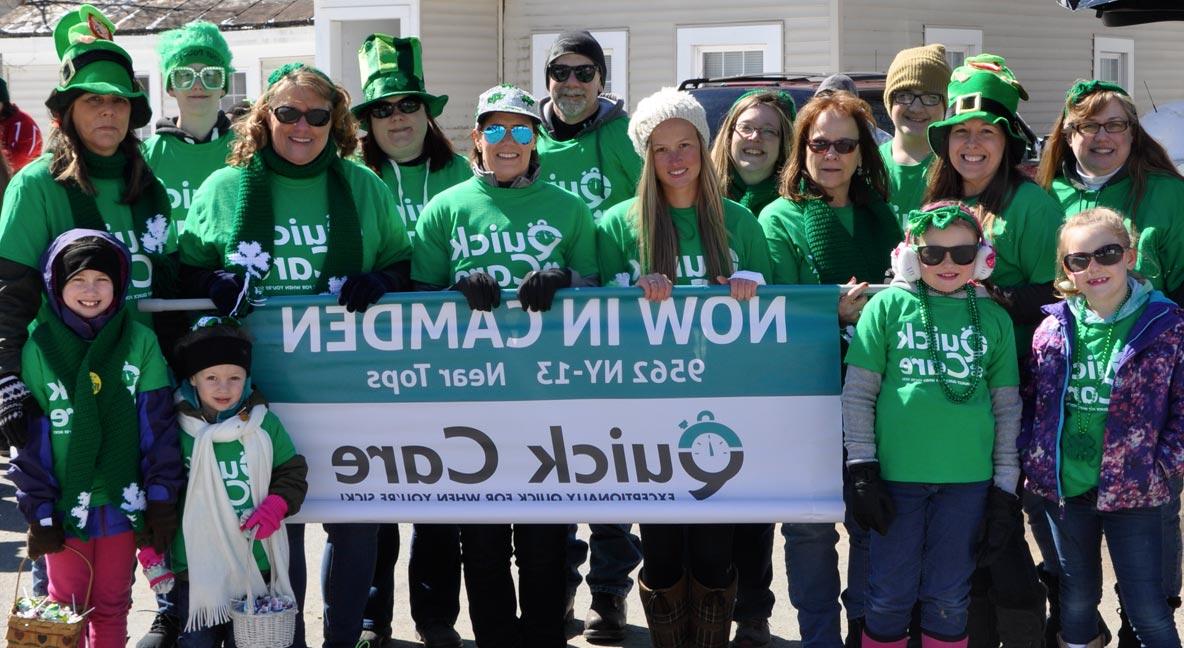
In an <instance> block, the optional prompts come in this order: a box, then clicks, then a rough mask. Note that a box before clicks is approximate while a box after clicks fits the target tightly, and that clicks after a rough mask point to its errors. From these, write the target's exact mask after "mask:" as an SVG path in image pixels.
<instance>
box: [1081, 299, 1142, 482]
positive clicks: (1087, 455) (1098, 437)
mask: <svg viewBox="0 0 1184 648" xmlns="http://www.w3.org/2000/svg"><path fill="white" fill-rule="evenodd" d="M1145 309H1146V305H1144V306H1142V307H1140V308H1137V309H1135V310H1134V311H1132V312H1131V313H1129V314H1127V316H1126V317H1123V318H1122V319H1120V320H1118V321H1117V322H1114V323H1113V324H1102V323H1096V324H1086V323H1083V322H1078V323H1077V331H1078V332H1081V333H1082V334H1083V335H1082V336H1081V337H1080V338H1079V339H1077V340H1076V341H1075V342H1074V344H1082V343H1084V345H1085V346H1084V347H1083V348H1084V350H1085V358H1084V359H1083V360H1084V362H1081V361H1079V360H1078V358H1076V357H1075V358H1073V360H1072V371H1071V372H1070V373H1069V390H1068V392H1067V394H1066V396H1065V422H1064V425H1063V427H1062V428H1061V429H1062V432H1061V491H1062V493H1063V494H1064V496H1065V497H1075V496H1077V495H1081V494H1082V493H1084V492H1086V491H1088V490H1090V489H1091V488H1094V487H1095V486H1097V485H1098V474H1099V471H1100V470H1101V468H1102V437H1103V436H1104V433H1105V430H1106V414H1107V412H1108V411H1109V409H1110V390H1111V389H1112V388H1113V387H1114V372H1115V371H1116V368H1115V365H1116V364H1117V363H1118V354H1119V351H1121V349H1122V347H1123V345H1124V344H1126V339H1127V336H1129V335H1130V332H1131V329H1132V328H1133V327H1134V326H1135V322H1136V321H1138V319H1139V316H1140V315H1141V314H1142V313H1143V311H1144V310H1145ZM1111 326H1113V327H1114V332H1113V335H1112V336H1108V335H1107V334H1108V333H1109V329H1110V327H1111ZM1107 337H1110V338H1111V347H1110V350H1109V356H1110V362H1108V363H1107V364H1108V365H1109V366H1107V367H1103V366H1102V363H1103V362H1105V359H1106V355H1107V350H1106V348H1105V347H1106V338H1107Z"/></svg>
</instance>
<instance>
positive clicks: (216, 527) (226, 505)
mask: <svg viewBox="0 0 1184 648" xmlns="http://www.w3.org/2000/svg"><path fill="white" fill-rule="evenodd" d="M265 416H267V406H265V405H256V406H255V407H254V408H252V409H251V415H250V418H249V419H248V420H246V421H244V420H242V418H241V417H239V416H232V417H230V418H229V419H226V420H225V421H223V422H221V423H207V422H206V421H204V420H202V419H200V418H196V417H193V416H188V415H185V414H180V415H178V417H177V420H178V422H179V423H180V425H181V429H182V430H184V431H185V433H186V434H188V435H189V436H191V437H193V439H194V444H193V456H192V457H191V458H190V462H189V487H188V490H187V492H186V495H185V514H184V517H183V519H182V520H181V528H182V530H183V532H184V537H185V555H186V558H187V560H188V564H189V618H188V620H187V621H186V622H185V631H186V632H188V631H191V630H197V629H201V628H207V627H210V626H212V625H216V624H220V623H226V622H228V621H230V600H231V599H232V598H237V597H242V596H244V595H247V594H248V593H249V594H250V595H251V596H255V595H259V594H263V593H265V592H267V591H268V587H267V585H266V584H265V583H264V582H263V575H262V574H261V573H260V572H259V566H258V565H257V564H256V563H255V556H254V554H253V553H252V543H251V542H249V541H248V540H247V537H246V536H245V535H244V533H243V532H242V531H241V530H240V529H239V526H240V522H239V518H238V515H236V514H235V512H234V507H233V506H232V505H231V503H230V496H229V495H228V494H227V493H226V486H225V484H223V482H222V475H221V472H220V469H219V467H218V459H217V457H216V456H215V455H214V444H215V443H226V442H229V441H238V442H239V443H241V444H242V446H243V453H244V456H245V459H246V464H247V477H248V479H249V480H250V487H251V501H253V502H254V503H255V505H256V506H258V505H259V504H260V503H261V502H263V498H265V497H267V487H268V485H269V484H270V482H271V461H272V448H271V438H270V437H269V436H267V432H265V431H263V430H262V428H261V425H262V423H263V418H264V417H265ZM261 542H262V543H263V548H264V550H265V552H266V553H267V560H268V561H269V562H270V563H271V588H270V589H271V592H272V593H274V594H276V595H281V596H293V595H292V586H291V584H289V582H288V532H287V530H286V529H285V528H284V526H283V525H280V528H279V530H278V531H276V532H275V533H274V534H272V535H271V536H270V537H269V538H267V539H266V540H261ZM248 605H250V603H248Z"/></svg>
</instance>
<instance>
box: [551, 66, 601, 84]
mask: <svg viewBox="0 0 1184 648" xmlns="http://www.w3.org/2000/svg"><path fill="white" fill-rule="evenodd" d="M572 72H575V73H576V81H579V82H580V83H591V82H592V79H595V78H596V72H597V69H596V66H595V65H588V64H584V65H560V64H559V63H555V64H553V65H551V66H550V67H548V68H547V74H548V75H549V76H550V77H551V78H552V79H555V80H556V81H558V82H559V83H563V82H564V81H567V77H569V76H571V73H572Z"/></svg>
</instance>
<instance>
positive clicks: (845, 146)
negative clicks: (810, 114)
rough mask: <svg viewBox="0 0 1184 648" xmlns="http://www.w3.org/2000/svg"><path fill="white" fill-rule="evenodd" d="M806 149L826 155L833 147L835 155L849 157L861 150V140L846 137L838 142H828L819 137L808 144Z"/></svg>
mask: <svg viewBox="0 0 1184 648" xmlns="http://www.w3.org/2000/svg"><path fill="white" fill-rule="evenodd" d="M806 147H807V148H809V149H810V150H811V151H814V152H815V153H826V152H827V151H829V150H830V149H831V148H832V147H833V148H834V149H835V153H838V154H839V155H847V154H848V153H850V152H852V151H854V150H855V149H857V148H859V140H853V139H847V138H845V137H844V138H842V139H837V140H828V139H822V138H821V137H819V138H817V139H812V140H810V141H808V142H806Z"/></svg>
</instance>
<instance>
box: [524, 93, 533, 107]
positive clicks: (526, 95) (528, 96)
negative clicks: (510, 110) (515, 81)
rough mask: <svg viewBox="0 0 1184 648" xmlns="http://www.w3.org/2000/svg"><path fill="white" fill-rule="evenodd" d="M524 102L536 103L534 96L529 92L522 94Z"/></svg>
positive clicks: (527, 103) (530, 104)
mask: <svg viewBox="0 0 1184 648" xmlns="http://www.w3.org/2000/svg"><path fill="white" fill-rule="evenodd" d="M522 103H524V104H526V105H528V106H533V105H534V97H532V96H530V95H528V94H524V95H522Z"/></svg>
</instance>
